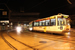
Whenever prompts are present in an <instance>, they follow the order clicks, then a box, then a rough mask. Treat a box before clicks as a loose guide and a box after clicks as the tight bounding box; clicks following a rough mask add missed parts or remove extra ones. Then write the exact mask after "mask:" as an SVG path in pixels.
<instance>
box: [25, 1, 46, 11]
mask: <svg viewBox="0 0 75 50" xmlns="http://www.w3.org/2000/svg"><path fill="white" fill-rule="evenodd" d="M45 1H46V0H44V1H42V2H40V3H38V4H37V5H35V6H33V7H31V8H30V9H28V10H26V11H29V10H31V9H32V8H34V7H36V6H38V5H40V4H42V3H44V2H45Z"/></svg>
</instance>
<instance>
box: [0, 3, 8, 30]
mask: <svg viewBox="0 0 75 50" xmlns="http://www.w3.org/2000/svg"><path fill="white" fill-rule="evenodd" d="M8 24H9V9H8V7H7V5H6V4H0V30H6V29H7V25H8Z"/></svg>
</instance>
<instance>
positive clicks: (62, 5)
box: [42, 4, 70, 13]
mask: <svg viewBox="0 0 75 50" xmlns="http://www.w3.org/2000/svg"><path fill="white" fill-rule="evenodd" d="M68 5H70V4H67V5H62V6H60V7H57V8H55V9H50V10H48V11H45V12H42V13H47V12H49V11H53V10H56V9H59V8H62V7H65V6H68Z"/></svg>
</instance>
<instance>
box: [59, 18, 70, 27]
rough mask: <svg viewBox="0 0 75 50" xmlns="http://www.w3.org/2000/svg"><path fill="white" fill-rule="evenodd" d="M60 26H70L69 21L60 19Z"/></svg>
mask: <svg viewBox="0 0 75 50" xmlns="http://www.w3.org/2000/svg"><path fill="white" fill-rule="evenodd" d="M60 25H69V20H66V18H58V26H60Z"/></svg>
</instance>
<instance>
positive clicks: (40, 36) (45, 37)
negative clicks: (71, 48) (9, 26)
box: [26, 32, 75, 44]
mask: <svg viewBox="0 0 75 50" xmlns="http://www.w3.org/2000/svg"><path fill="white" fill-rule="evenodd" d="M28 33H32V34H35V33H36V32H28ZM26 35H28V36H33V37H34V35H31V34H26ZM37 38H44V39H48V40H53V41H58V39H60V42H64V41H63V38H64V39H67V40H66V41H68V38H67V37H65V36H62V37H60V38H57V37H56V38H55V39H50V38H54V37H50V36H44V35H40V34H38V33H37ZM71 41H75V40H71ZM70 43H72V42H70ZM73 44H75V43H73Z"/></svg>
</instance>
